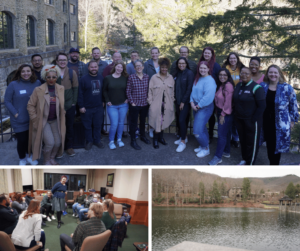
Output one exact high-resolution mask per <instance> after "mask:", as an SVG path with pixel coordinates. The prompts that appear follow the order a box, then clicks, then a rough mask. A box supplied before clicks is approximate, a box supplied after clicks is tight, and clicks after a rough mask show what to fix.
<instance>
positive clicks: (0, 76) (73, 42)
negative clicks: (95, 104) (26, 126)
mask: <svg viewBox="0 0 300 251" xmlns="http://www.w3.org/2000/svg"><path fill="white" fill-rule="evenodd" d="M77 42H78V0H1V1H0V97H1V102H3V101H4V93H5V90H6V87H7V78H8V77H9V75H10V74H11V73H12V72H13V71H14V70H16V69H17V68H18V67H19V66H20V65H21V64H24V63H30V61H31V55H32V54H34V53H40V54H41V55H42V57H43V58H44V64H47V63H50V62H51V61H52V60H53V59H54V58H55V55H56V54H57V53H58V52H59V51H66V52H68V50H69V48H70V47H77V45H78V44H77ZM1 112H2V114H3V113H4V114H5V113H6V111H5V108H4V106H3V105H2V106H1Z"/></svg>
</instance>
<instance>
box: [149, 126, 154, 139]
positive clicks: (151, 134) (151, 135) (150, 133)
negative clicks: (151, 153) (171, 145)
mask: <svg viewBox="0 0 300 251" xmlns="http://www.w3.org/2000/svg"><path fill="white" fill-rule="evenodd" d="M153 132H154V129H153V128H150V129H149V137H150V138H153Z"/></svg>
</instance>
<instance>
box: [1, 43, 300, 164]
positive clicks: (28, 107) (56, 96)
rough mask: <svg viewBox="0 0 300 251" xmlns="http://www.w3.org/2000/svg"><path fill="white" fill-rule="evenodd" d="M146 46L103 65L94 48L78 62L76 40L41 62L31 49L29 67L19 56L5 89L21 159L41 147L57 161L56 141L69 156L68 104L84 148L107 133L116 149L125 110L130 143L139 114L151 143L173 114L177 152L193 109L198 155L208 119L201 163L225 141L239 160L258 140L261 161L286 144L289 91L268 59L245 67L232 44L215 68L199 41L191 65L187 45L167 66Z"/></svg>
mask: <svg viewBox="0 0 300 251" xmlns="http://www.w3.org/2000/svg"><path fill="white" fill-rule="evenodd" d="M150 52H151V59H149V60H147V61H146V62H145V63H144V62H143V61H142V60H140V59H139V53H138V51H132V53H131V62H130V63H129V64H127V65H125V64H124V62H123V61H122V56H121V54H120V53H119V52H116V53H114V55H113V56H112V59H113V62H112V63H111V64H109V65H107V63H106V62H104V61H102V60H101V59H100V57H101V52H100V49H99V48H97V47H95V48H93V50H92V57H93V59H92V60H91V61H90V62H88V63H87V64H86V65H84V63H82V62H81V61H79V51H78V49H75V48H71V50H70V54H69V61H68V56H67V55H66V54H64V53H59V54H58V55H57V57H56V65H46V66H44V67H42V64H41V62H42V58H41V56H39V55H33V56H32V65H33V68H32V67H31V66H30V65H22V66H21V67H20V68H19V69H18V70H17V72H16V75H15V77H14V78H13V81H12V82H11V83H10V85H9V86H8V88H7V90H6V93H5V104H6V107H7V108H8V110H9V112H10V116H11V125H12V127H13V129H14V132H15V133H16V135H17V140H18V147H17V149H18V153H19V158H20V165H23V164H26V163H30V164H33V165H34V164H37V161H36V160H37V159H38V158H40V154H41V152H43V154H44V163H45V164H46V165H58V163H57V162H56V160H55V158H61V157H62V156H63V152H64V149H67V150H66V152H67V154H68V155H69V156H74V155H75V153H74V150H73V146H72V144H73V143H72V140H73V123H74V116H75V111H76V104H77V105H78V107H79V111H80V116H81V121H82V123H83V126H84V129H85V139H86V146H85V149H86V150H90V149H91V148H92V146H93V145H96V146H97V147H99V148H104V145H103V143H102V142H101V132H102V135H107V134H108V137H109V144H108V145H109V148H110V149H116V144H117V146H118V147H124V142H123V141H122V136H123V131H124V123H125V120H126V118H127V120H128V123H129V131H130V136H131V143H130V145H131V146H132V147H133V148H134V149H136V150H140V149H141V147H140V146H139V145H138V143H137V141H136V138H137V136H136V131H137V129H138V130H139V133H140V140H141V141H143V142H144V143H145V144H151V143H150V141H149V139H148V138H147V137H146V133H145V123H146V118H147V117H148V122H149V125H150V130H149V135H150V137H151V138H153V147H154V148H155V149H158V148H159V144H158V143H161V144H163V145H167V142H166V141H165V139H164V136H163V131H164V129H166V128H168V127H169V126H170V125H171V123H172V122H173V120H174V119H175V115H176V125H177V128H178V135H179V139H178V140H176V141H175V142H174V143H175V144H176V145H178V147H177V149H176V152H182V151H184V150H185V148H186V144H187V142H188V138H187V128H188V124H189V120H190V117H191V111H192V112H193V117H194V125H193V134H194V136H195V138H196V140H197V142H198V143H199V147H198V148H196V149H195V150H194V151H195V152H196V155H197V157H199V158H203V157H205V156H207V155H209V154H210V149H209V143H210V141H211V140H212V138H213V132H214V126H215V118H217V122H218V143H217V150H216V153H215V154H214V157H213V158H212V160H211V161H210V162H209V163H208V164H209V165H217V164H219V163H221V162H222V157H226V158H229V157H230V146H231V144H233V145H234V146H235V147H239V146H241V152H242V159H241V162H240V165H245V164H246V165H253V164H254V163H255V160H256V157H257V153H258V149H259V146H260V145H261V144H262V143H263V142H264V141H266V144H267V149H268V158H269V161H270V164H272V165H273V164H274V165H278V164H279V163H280V155H281V153H284V152H288V151H289V145H290V134H291V129H292V127H293V126H294V123H295V122H297V121H298V118H299V113H298V105H297V100H296V94H295V92H294V90H293V88H292V87H291V86H290V85H289V84H287V83H286V79H285V77H284V74H283V72H282V70H281V69H280V68H279V67H278V66H277V65H270V66H269V67H268V69H267V71H266V73H265V74H262V73H261V72H260V63H261V62H260V61H261V60H260V58H259V57H252V58H251V59H250V62H249V67H246V66H245V65H244V64H243V63H242V62H241V61H240V58H239V56H238V54H237V53H234V52H232V53H230V54H229V55H228V57H227V59H226V60H225V62H224V64H223V65H222V67H221V66H220V65H219V64H218V63H217V62H216V55H215V52H214V50H213V48H211V47H206V48H204V49H203V51H202V55H201V57H200V60H199V62H198V64H196V63H195V62H193V61H192V60H190V59H189V58H188V56H189V49H188V47H186V46H182V47H181V48H180V57H179V58H178V59H177V60H176V61H175V62H173V63H172V65H171V62H170V60H169V59H168V58H166V57H162V58H160V57H159V56H160V51H159V48H157V47H153V48H151V50H150ZM38 61H39V62H40V64H37V62H38ZM169 70H170V73H169ZM129 73H130V75H129ZM38 78H39V80H38ZM43 81H44V82H45V83H44V84H42V85H41V82H43ZM128 110H129V112H128ZM105 111H106V112H107V115H108V117H109V120H110V128H109V133H106V132H105V131H104V130H103V121H104V114H105ZM127 113H128V114H127ZM138 119H139V122H140V123H139V127H138ZM207 123H208V125H209V130H207V128H206V124H207ZM115 139H116V141H115ZM115 143H116V144H115ZM43 144H44V147H42V145H43Z"/></svg>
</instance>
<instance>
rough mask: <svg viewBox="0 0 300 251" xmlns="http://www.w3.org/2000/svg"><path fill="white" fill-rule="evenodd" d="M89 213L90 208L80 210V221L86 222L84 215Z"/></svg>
mask: <svg viewBox="0 0 300 251" xmlns="http://www.w3.org/2000/svg"><path fill="white" fill-rule="evenodd" d="M88 211H89V209H88V208H83V209H80V210H79V214H78V216H79V220H80V221H83V220H84V214H85V213H87V212H88Z"/></svg>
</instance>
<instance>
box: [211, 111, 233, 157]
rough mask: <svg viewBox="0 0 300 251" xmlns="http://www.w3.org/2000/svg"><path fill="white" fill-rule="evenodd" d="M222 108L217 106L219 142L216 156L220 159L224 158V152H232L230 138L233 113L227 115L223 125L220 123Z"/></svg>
mask: <svg viewBox="0 0 300 251" xmlns="http://www.w3.org/2000/svg"><path fill="white" fill-rule="evenodd" d="M221 112H222V110H221V109H220V108H217V116H218V144H217V150H216V154H215V156H217V157H218V158H219V159H221V158H222V155H223V152H225V153H230V138H231V133H230V129H231V126H232V119H233V115H232V114H230V115H226V116H225V122H224V124H223V125H221V124H220V115H221Z"/></svg>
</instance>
